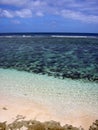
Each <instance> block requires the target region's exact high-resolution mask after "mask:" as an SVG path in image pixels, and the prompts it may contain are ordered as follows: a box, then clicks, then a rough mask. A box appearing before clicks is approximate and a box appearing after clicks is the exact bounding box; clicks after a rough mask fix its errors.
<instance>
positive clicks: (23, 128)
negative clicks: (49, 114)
mask: <svg viewBox="0 0 98 130" xmlns="http://www.w3.org/2000/svg"><path fill="white" fill-rule="evenodd" d="M0 130H84V129H83V128H82V127H80V128H76V127H73V126H72V125H68V124H66V125H64V126H61V125H60V123H59V122H56V121H52V120H51V121H46V122H40V121H36V120H24V119H22V120H20V118H17V119H16V120H15V121H13V122H12V123H11V124H7V122H2V123H1V122H0ZM89 130H98V120H96V121H95V122H94V123H93V124H92V125H91V126H90V128H89Z"/></svg>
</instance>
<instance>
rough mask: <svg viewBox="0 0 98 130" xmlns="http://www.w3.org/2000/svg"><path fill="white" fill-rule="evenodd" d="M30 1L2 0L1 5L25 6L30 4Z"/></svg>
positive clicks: (0, 0)
mask: <svg viewBox="0 0 98 130" xmlns="http://www.w3.org/2000/svg"><path fill="white" fill-rule="evenodd" d="M28 2H29V0H0V4H6V5H14V6H23V5H26V3H28Z"/></svg>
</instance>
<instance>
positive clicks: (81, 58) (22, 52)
mask: <svg viewBox="0 0 98 130" xmlns="http://www.w3.org/2000/svg"><path fill="white" fill-rule="evenodd" d="M0 68H12V69H17V70H19V71H28V72H30V73H36V74H42V75H48V76H54V77H55V78H61V79H65V78H71V79H83V80H89V81H95V82H97V81H98V34H85V33H82V34H81V33H5V34H4V33H3V34H2V33H1V34H0Z"/></svg>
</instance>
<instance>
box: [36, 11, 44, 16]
mask: <svg viewBox="0 0 98 130" xmlns="http://www.w3.org/2000/svg"><path fill="white" fill-rule="evenodd" d="M36 15H37V16H40V17H42V16H44V14H43V13H42V12H36Z"/></svg>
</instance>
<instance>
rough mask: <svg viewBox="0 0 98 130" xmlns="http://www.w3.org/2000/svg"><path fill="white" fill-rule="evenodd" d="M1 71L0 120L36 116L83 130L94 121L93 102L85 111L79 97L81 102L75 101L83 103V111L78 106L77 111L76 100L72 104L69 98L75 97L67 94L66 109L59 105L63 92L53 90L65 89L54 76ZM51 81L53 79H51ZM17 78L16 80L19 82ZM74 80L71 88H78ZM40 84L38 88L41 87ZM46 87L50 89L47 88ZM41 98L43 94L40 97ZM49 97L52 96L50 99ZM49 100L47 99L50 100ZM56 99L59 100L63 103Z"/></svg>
mask: <svg viewBox="0 0 98 130" xmlns="http://www.w3.org/2000/svg"><path fill="white" fill-rule="evenodd" d="M0 70H1V72H2V73H0V77H1V80H0V83H1V85H0V87H1V88H0V89H1V90H2V91H0V99H1V101H0V122H3V121H7V122H8V123H11V122H13V120H15V117H17V115H22V116H23V117H25V119H26V120H30V119H32V120H33V119H36V120H39V121H41V122H44V121H49V120H55V121H57V122H60V123H61V125H64V124H71V125H73V126H75V127H78V128H79V127H80V126H82V127H83V128H85V130H87V129H88V128H89V126H90V125H91V124H92V122H94V121H95V120H96V119H97V118H98V114H96V111H95V110H96V109H95V110H93V106H92V105H95V104H93V102H91V105H90V104H87V106H90V107H91V106H92V107H91V108H92V109H91V110H89V109H87V110H89V111H87V112H88V113H86V110H85V108H86V107H87V106H85V103H84V104H83V103H82V99H81V102H80V103H81V104H78V105H84V106H83V110H81V109H80V110H78V109H79V108H81V106H80V107H79V106H77V103H78V102H75V103H73V104H72V101H73V100H72V97H73V96H77V95H73V96H72V97H71V95H70V96H68V97H67V96H66V98H69V99H70V102H69V103H68V104H66V105H65V108H63V106H60V105H63V104H64V102H62V101H63V99H62V98H63V95H61V93H56V91H57V92H59V91H60V92H62V91H61V90H63V89H64V88H63V85H62V84H63V83H62V80H59V81H58V80H57V79H52V78H51V77H49V78H48V77H47V78H45V76H40V75H33V74H29V73H27V72H19V71H16V70H4V69H0ZM24 74H25V75H24ZM16 75H18V76H19V77H17V76H16ZM15 76H16V77H15ZM23 76H24V77H23ZM34 77H35V78H34ZM24 79H25V80H24ZM27 79H28V82H27ZM22 80H23V82H22ZM54 80H55V82H54ZM17 81H19V84H18V82H17ZM69 81H71V80H69ZM69 81H68V84H71V83H70V82H69ZM76 82H77V81H72V85H73V88H75V87H78V83H77V84H76ZM31 83H32V84H33V86H31V87H30V84H31ZM58 83H59V85H58ZM65 83H67V81H66V82H65V81H64V84H65ZM39 84H40V86H38V85H39ZM46 84H47V86H46ZM68 84H67V85H68ZM11 85H12V86H11ZM13 85H14V87H13ZM15 85H16V86H15ZM27 85H28V87H29V90H28V87H27ZM34 85H35V86H34ZM44 85H45V87H44ZM52 85H53V86H54V85H55V86H56V87H57V89H56V90H55V89H54V88H53V87H52ZM75 85H76V86H75ZM87 85H90V84H88V83H87ZM49 86H50V89H49ZM32 87H34V88H33V89H31V88H32ZM37 87H38V88H37ZM39 87H40V88H41V90H40V88H39ZM59 87H61V88H59ZM69 87H70V86H68V88H66V91H67V93H68V91H69V90H70V88H69ZM71 87H72V86H71ZM16 88H17V89H16ZM22 89H24V90H23V91H22ZM47 89H49V90H47ZM51 89H52V93H51V91H50V90H51ZM59 89H60V90H59ZM82 89H84V88H82ZM89 89H91V88H90V86H89ZM29 91H31V92H32V93H30V92H29ZM63 91H64V90H63ZM73 91H74V90H73V89H72V90H71V91H70V92H69V94H73ZM75 91H76V90H75ZM79 91H80V90H79ZM90 91H91V90H90ZM94 91H95V90H92V92H93V95H94ZM47 92H49V94H50V95H48V93H47ZM76 92H77V91H76ZM67 93H66V94H67ZM30 94H33V95H32V96H31V95H30ZM37 94H40V95H37ZM56 94H57V95H56ZM86 94H87V93H86ZM64 95H65V94H64ZM90 95H91V94H90ZM36 96H39V98H37V97H36ZM81 96H82V95H81ZM84 96H85V95H84ZM41 97H42V99H40V98H41ZM54 97H55V98H54ZM86 97H87V96H86ZM45 98H46V100H45ZM48 98H51V100H50V99H48ZM56 98H57V99H56ZM74 98H77V97H74ZM96 98H97V97H96ZM96 98H95V99H96ZM95 99H94V100H95ZM56 100H57V101H58V102H57V101H56ZM83 100H84V99H83ZM91 100H92V99H91ZM48 101H50V103H49V102H48ZM51 101H52V102H51ZM59 101H61V102H62V103H61V102H59ZM64 101H65V103H66V101H67V99H65V97H64ZM74 101H77V100H76V99H75V100H74ZM87 102H88V101H87ZM60 103H61V104H60ZM53 105H54V106H53ZM75 105H76V106H75ZM67 106H68V107H67ZM96 106H97V105H96ZM71 107H73V108H72V109H71ZM94 107H95V106H94ZM54 108H55V109H54ZM56 108H57V110H56ZM69 108H70V109H69ZM76 109H77V110H76ZM63 110H64V111H65V115H64V113H63ZM97 112H98V111H97ZM72 114H73V115H72ZM93 114H94V115H93Z"/></svg>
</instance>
